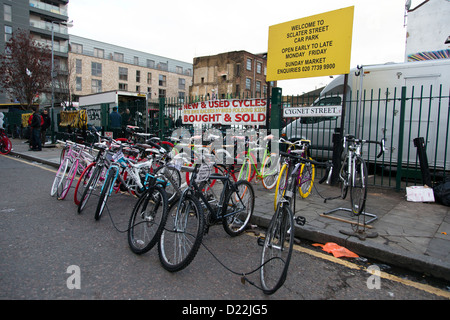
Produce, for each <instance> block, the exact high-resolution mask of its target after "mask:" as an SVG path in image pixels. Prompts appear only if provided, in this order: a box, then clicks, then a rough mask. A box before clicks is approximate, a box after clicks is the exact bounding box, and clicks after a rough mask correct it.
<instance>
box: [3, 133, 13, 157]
mask: <svg viewBox="0 0 450 320" xmlns="http://www.w3.org/2000/svg"><path fill="white" fill-rule="evenodd" d="M11 149H12V144H11V140H9V138H8V137H7V136H3V137H1V138H0V154H5V155H6V154H8V153H10V152H11Z"/></svg>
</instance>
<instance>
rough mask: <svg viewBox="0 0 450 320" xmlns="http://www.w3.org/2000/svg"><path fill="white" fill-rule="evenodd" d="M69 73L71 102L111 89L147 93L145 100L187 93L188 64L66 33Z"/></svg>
mask: <svg viewBox="0 0 450 320" xmlns="http://www.w3.org/2000/svg"><path fill="white" fill-rule="evenodd" d="M69 42H70V52H69V73H70V83H71V88H70V91H71V95H72V97H74V101H76V100H77V97H79V96H82V95H89V94H93V93H98V92H106V91H111V90H120V91H129V92H138V93H142V94H147V97H148V99H149V100H150V99H155V98H160V97H170V98H173V97H178V98H181V99H184V98H185V97H187V96H188V95H189V87H190V86H191V85H192V72H193V70H192V64H191V63H187V62H182V61H178V60H174V59H170V58H166V57H161V56H157V55H154V54H150V53H145V52H141V51H137V50H133V49H129V48H124V47H121V46H117V45H113V44H110V43H104V42H100V41H96V40H92V39H87V38H83V37H79V36H75V35H70V39H69Z"/></svg>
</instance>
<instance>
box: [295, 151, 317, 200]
mask: <svg viewBox="0 0 450 320" xmlns="http://www.w3.org/2000/svg"><path fill="white" fill-rule="evenodd" d="M309 159H310V160H312V159H311V158H309ZM315 175H316V168H315V167H314V165H313V164H311V163H309V162H306V163H303V164H302V166H301V168H300V178H299V183H298V185H299V186H298V192H299V193H300V196H301V197H302V198H306V197H308V196H309V195H310V193H311V190H312V187H313V184H314V176H315Z"/></svg>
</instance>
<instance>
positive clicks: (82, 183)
mask: <svg viewBox="0 0 450 320" xmlns="http://www.w3.org/2000/svg"><path fill="white" fill-rule="evenodd" d="M94 168H95V162H91V163H90V164H89V165H88V166H87V167H86V168H84V170H83V172H82V173H81V175H80V177H79V178H78V182H77V185H76V186H75V192H74V195H73V201H74V202H75V204H76V205H79V204H80V199H82V198H81V197H82V195H83V193H84V189H85V188H86V186H87V183H88V182H89V179H90V178H91V176H92V174H93V173H94Z"/></svg>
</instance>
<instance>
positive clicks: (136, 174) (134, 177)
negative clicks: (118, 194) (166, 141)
mask: <svg viewBox="0 0 450 320" xmlns="http://www.w3.org/2000/svg"><path fill="white" fill-rule="evenodd" d="M147 142H148V143H150V144H151V145H152V146H153V147H155V148H158V150H159V151H158V150H155V149H151V148H149V149H146V150H145V151H148V152H155V153H156V152H157V153H159V152H165V149H164V148H161V147H160V146H158V145H157V144H155V143H153V142H151V141H147ZM122 147H123V146H122V145H120V147H119V150H118V151H117V152H116V153H115V154H114V155H113V162H112V163H111V164H110V166H109V168H108V170H107V171H106V175H105V183H104V184H103V185H102V188H101V191H100V198H99V201H98V204H97V209H96V211H95V215H94V218H95V220H99V219H100V217H101V215H102V213H103V210H104V208H105V206H106V202H107V201H108V198H109V196H110V195H111V194H112V191H113V190H114V187H115V185H116V183H118V186H117V187H120V185H123V186H124V188H125V189H126V190H128V191H129V192H130V193H132V194H134V195H136V196H138V197H140V196H141V195H142V193H143V192H144V191H145V190H146V189H147V187H148V184H149V181H150V179H152V178H153V177H154V176H153V175H152V174H151V173H150V172H151V168H152V163H153V159H151V158H150V159H147V160H146V161H140V162H137V161H135V160H133V159H130V158H125V156H124V154H123V152H122Z"/></svg>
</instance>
